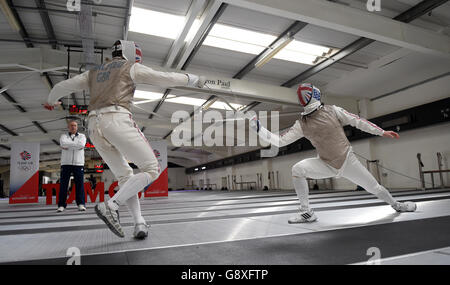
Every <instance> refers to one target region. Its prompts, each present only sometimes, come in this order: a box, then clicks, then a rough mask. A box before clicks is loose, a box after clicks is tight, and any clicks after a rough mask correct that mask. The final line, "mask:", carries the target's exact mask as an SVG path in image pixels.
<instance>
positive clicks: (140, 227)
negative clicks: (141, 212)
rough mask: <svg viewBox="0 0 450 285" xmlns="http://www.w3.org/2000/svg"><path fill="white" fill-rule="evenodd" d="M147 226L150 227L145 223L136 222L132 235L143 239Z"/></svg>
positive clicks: (146, 232) (146, 233) (146, 234)
mask: <svg viewBox="0 0 450 285" xmlns="http://www.w3.org/2000/svg"><path fill="white" fill-rule="evenodd" d="M148 228H150V226H149V225H147V224H142V223H140V224H136V225H135V226H134V232H133V236H134V238H135V239H145V238H146V237H147V236H148Z"/></svg>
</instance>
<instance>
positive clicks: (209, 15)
mask: <svg viewBox="0 0 450 285" xmlns="http://www.w3.org/2000/svg"><path fill="white" fill-rule="evenodd" d="M221 7H223V6H222V1H219V0H210V2H209V4H208V6H207V7H206V9H205V11H204V12H203V14H202V16H201V17H200V27H199V28H198V30H197V32H196V34H195V35H194V36H193V37H192V39H191V40H190V41H189V42H188V43H187V44H186V45H185V47H184V48H183V50H182V54H181V55H180V56H179V58H178V59H177V60H178V62H177V66H176V69H181V68H182V67H183V65H184V63H185V62H186V60H187V58H188V57H189V55H190V54H191V53H192V51H193V50H194V48H195V46H197V43H198V42H199V40H201V37H202V35H203V34H204V32H205V31H206V30H207V28H208V27H209V25H210V23H211V21H213V18H214V17H215V16H216V15H217V13H218V12H219V9H220V8H221ZM222 9H224V8H222Z"/></svg>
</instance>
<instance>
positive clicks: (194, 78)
mask: <svg viewBox="0 0 450 285" xmlns="http://www.w3.org/2000/svg"><path fill="white" fill-rule="evenodd" d="M186 75H187V76H188V86H189V87H198V88H203V86H205V82H206V78H205V77H204V76H198V75H195V74H191V73H186Z"/></svg>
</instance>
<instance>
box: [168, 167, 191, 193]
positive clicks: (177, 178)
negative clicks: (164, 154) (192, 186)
mask: <svg viewBox="0 0 450 285" xmlns="http://www.w3.org/2000/svg"><path fill="white" fill-rule="evenodd" d="M168 176H169V188H171V189H172V190H177V189H182V188H185V187H186V184H187V177H186V168H184V167H175V168H172V167H171V168H168Z"/></svg>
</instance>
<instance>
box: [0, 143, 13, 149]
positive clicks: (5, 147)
mask: <svg viewBox="0 0 450 285" xmlns="http://www.w3.org/2000/svg"><path fill="white" fill-rule="evenodd" d="M0 147H1V148H3V149H6V150H11V148H10V147H9V146H6V145H2V144H0Z"/></svg>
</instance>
